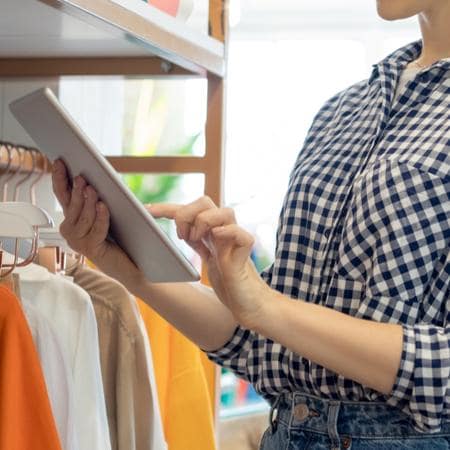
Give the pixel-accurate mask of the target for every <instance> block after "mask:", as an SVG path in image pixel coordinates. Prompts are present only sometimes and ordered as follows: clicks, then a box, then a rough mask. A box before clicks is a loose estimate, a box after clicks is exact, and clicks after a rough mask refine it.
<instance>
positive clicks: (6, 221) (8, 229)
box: [0, 203, 38, 278]
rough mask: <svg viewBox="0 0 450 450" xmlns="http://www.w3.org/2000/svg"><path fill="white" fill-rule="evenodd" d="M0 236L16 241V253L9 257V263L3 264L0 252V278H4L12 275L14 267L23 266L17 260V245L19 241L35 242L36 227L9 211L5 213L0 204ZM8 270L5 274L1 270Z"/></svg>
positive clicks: (0, 251)
mask: <svg viewBox="0 0 450 450" xmlns="http://www.w3.org/2000/svg"><path fill="white" fill-rule="evenodd" d="M0 236H1V237H4V238H12V239H15V240H16V245H15V248H16V251H15V253H14V255H9V254H8V255H9V257H10V258H11V256H12V257H13V260H12V262H11V263H8V264H3V260H4V256H5V254H4V252H3V251H2V250H0V255H1V264H0V278H2V277H5V276H7V275H9V274H10V273H12V271H13V270H14V269H15V268H16V267H20V266H21V265H24V264H23V262H22V263H19V262H18V260H19V258H18V245H19V239H32V240H33V242H36V241H37V238H38V231H37V227H34V226H33V225H31V224H30V223H29V222H28V221H27V220H26V219H25V218H24V217H22V216H20V215H17V214H13V213H11V212H9V211H5V210H3V209H2V207H1V203H0ZM34 253H35V247H34ZM33 258H34V255H31V254H30V257H29V259H31V260H32V259H33ZM5 267H6V268H8V269H9V270H7V271H6V272H3V270H2V269H3V268H5Z"/></svg>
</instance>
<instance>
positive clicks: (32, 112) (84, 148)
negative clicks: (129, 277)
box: [10, 87, 200, 282]
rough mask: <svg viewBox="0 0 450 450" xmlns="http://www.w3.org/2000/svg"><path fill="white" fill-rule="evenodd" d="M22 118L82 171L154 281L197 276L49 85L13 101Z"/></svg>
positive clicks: (52, 151)
mask: <svg viewBox="0 0 450 450" xmlns="http://www.w3.org/2000/svg"><path fill="white" fill-rule="evenodd" d="M10 110H11V112H12V114H13V115H14V116H15V117H16V119H17V120H18V121H19V123H20V124H21V125H22V126H23V128H24V129H25V130H26V131H27V133H28V134H29V135H30V137H31V138H32V139H33V140H34V142H35V143H36V144H37V146H38V147H39V149H40V150H41V151H42V152H43V153H44V154H46V155H47V156H48V158H49V159H50V160H52V161H54V160H55V159H61V160H63V161H64V163H65V164H66V166H67V168H68V170H69V173H70V174H71V176H72V177H73V176H75V175H78V174H80V175H82V176H83V177H84V178H85V179H86V181H87V182H88V183H89V184H91V185H92V186H93V187H94V188H95V189H96V190H97V192H98V194H99V197H100V199H101V200H102V201H103V202H105V204H106V205H107V206H108V208H109V211H110V215H111V229H112V233H111V234H112V237H113V238H114V240H115V241H116V242H117V243H118V244H119V245H120V247H121V248H122V249H123V250H124V251H125V252H126V253H127V254H128V256H129V257H130V258H131V260H132V261H133V262H134V263H135V264H136V265H137V266H138V267H139V268H140V269H141V271H142V272H143V273H144V274H145V276H146V277H147V278H148V279H149V280H150V281H153V282H179V281H198V280H199V278H200V277H199V274H198V272H197V270H196V269H195V268H194V267H193V266H192V265H191V263H190V262H189V261H188V260H187V259H186V257H185V256H184V255H183V253H182V252H181V251H180V250H179V249H178V248H177V247H176V245H175V244H174V243H173V242H172V240H171V239H170V238H169V237H168V236H167V235H166V233H165V232H164V231H163V230H162V229H161V228H160V226H159V225H158V223H157V222H156V221H155V219H154V218H153V217H152V216H151V215H150V213H149V212H148V211H147V210H146V209H145V208H144V206H143V205H142V204H141V203H140V202H139V200H138V199H137V198H136V197H135V196H134V195H133V193H132V192H131V191H130V190H129V188H128V187H127V186H126V185H125V184H124V182H123V181H122V179H121V178H120V176H119V175H118V174H117V172H116V171H115V170H114V169H113V167H112V166H111V165H110V164H109V162H108V161H107V160H106V158H105V157H104V156H103V155H102V154H101V153H100V152H99V151H98V150H97V148H96V147H95V145H94V144H93V143H92V142H91V140H90V139H89V138H88V137H87V136H86V135H85V133H84V132H83V131H82V130H81V128H80V127H79V126H78V125H77V124H76V122H75V121H74V119H73V118H72V117H71V116H70V115H69V113H68V112H67V111H66V110H65V109H64V107H63V106H62V105H61V104H60V103H59V101H58V99H57V98H56V96H55V95H54V94H53V92H52V91H51V90H50V89H49V88H47V87H46V88H42V89H39V90H37V91H35V92H32V93H31V94H28V95H26V96H24V97H21V98H19V99H17V100H15V101H14V102H12V103H11V104H10Z"/></svg>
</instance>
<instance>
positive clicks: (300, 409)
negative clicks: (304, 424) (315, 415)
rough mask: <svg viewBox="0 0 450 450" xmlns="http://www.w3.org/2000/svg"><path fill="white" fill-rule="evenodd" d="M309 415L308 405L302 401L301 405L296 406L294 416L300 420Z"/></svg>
mask: <svg viewBox="0 0 450 450" xmlns="http://www.w3.org/2000/svg"><path fill="white" fill-rule="evenodd" d="M308 416H309V408H308V405H305V404H304V403H301V404H300V405H296V406H295V408H294V417H295V418H296V419H297V420H299V421H302V420H305V419H306V418H307V417H308Z"/></svg>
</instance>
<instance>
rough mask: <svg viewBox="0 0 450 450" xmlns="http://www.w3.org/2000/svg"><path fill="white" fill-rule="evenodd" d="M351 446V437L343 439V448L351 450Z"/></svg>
mask: <svg viewBox="0 0 450 450" xmlns="http://www.w3.org/2000/svg"><path fill="white" fill-rule="evenodd" d="M351 445H352V438H351V437H349V436H345V437H344V438H343V439H342V447H343V448H345V449H347V448H350V446H351Z"/></svg>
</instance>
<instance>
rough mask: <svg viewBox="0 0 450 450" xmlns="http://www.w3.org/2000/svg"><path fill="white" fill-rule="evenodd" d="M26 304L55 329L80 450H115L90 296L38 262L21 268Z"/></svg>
mask: <svg viewBox="0 0 450 450" xmlns="http://www.w3.org/2000/svg"><path fill="white" fill-rule="evenodd" d="M17 272H18V273H19V274H20V290H21V293H22V303H23V304H24V306H25V307H28V306H30V305H31V307H33V306H34V307H37V308H38V309H39V312H40V313H41V314H42V315H43V316H44V317H45V318H46V319H47V321H48V322H49V323H50V324H51V325H52V328H53V329H54V330H55V332H56V335H57V338H58V341H59V344H60V345H61V349H62V350H63V354H64V357H65V359H66V361H67V364H68V367H69V372H70V375H71V379H69V383H70V386H71V390H72V393H73V398H74V414H73V418H74V427H75V430H76V434H77V436H78V444H79V448H80V450H85V449H89V450H110V449H111V443H110V439H109V430H108V421H107V418H106V406H105V397H104V393H103V384H102V379H101V371H100V355H99V347H98V334H97V324H96V320H95V314H94V309H93V307H92V304H91V299H90V298H89V295H88V294H87V293H86V292H85V291H83V289H81V288H80V287H78V286H76V285H75V284H73V283H71V282H70V281H68V280H67V279H65V278H64V277H63V276H58V275H53V274H51V273H49V272H48V271H47V270H46V269H44V268H43V267H40V266H37V265H35V264H30V265H29V266H26V267H23V268H20V269H17Z"/></svg>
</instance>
